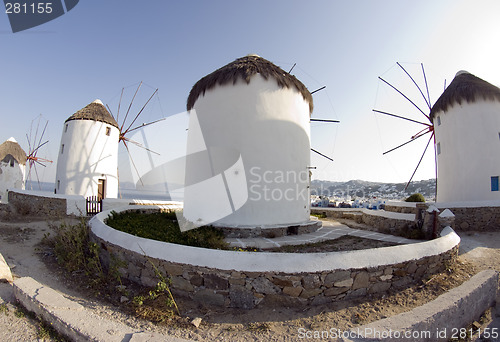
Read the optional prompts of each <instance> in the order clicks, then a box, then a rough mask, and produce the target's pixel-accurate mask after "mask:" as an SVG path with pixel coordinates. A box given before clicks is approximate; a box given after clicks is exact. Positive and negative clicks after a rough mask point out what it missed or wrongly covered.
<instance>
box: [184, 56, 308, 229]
mask: <svg viewBox="0 0 500 342" xmlns="http://www.w3.org/2000/svg"><path fill="white" fill-rule="evenodd" d="M187 109H188V111H189V114H190V122H189V130H188V143H187V152H188V153H187V163H186V188H185V194H184V216H185V217H186V218H187V219H188V220H189V221H192V222H199V223H200V225H201V224H207V223H214V225H216V226H228V227H247V228H256V227H263V228H265V227H270V226H273V225H289V226H293V225H296V224H303V223H306V222H309V219H310V216H309V214H310V191H309V185H310V174H309V167H310V115H311V113H312V110H313V100H312V96H311V94H310V92H309V91H308V90H307V88H306V87H305V86H304V85H303V84H302V83H301V82H300V81H299V80H298V79H297V78H295V77H294V76H292V75H290V74H289V73H288V72H286V71H284V70H282V69H281V68H279V67H278V66H276V65H274V64H273V63H271V62H269V61H267V60H266V59H264V58H261V57H259V56H257V55H248V56H246V57H242V58H239V59H236V60H235V61H234V62H231V63H229V64H227V65H226V66H223V67H222V68H220V69H218V70H216V71H214V72H213V73H211V74H209V75H207V76H205V77H203V78H202V79H200V80H199V81H198V82H197V83H196V84H195V85H194V86H193V88H192V89H191V92H190V94H189V97H188V101H187Z"/></svg>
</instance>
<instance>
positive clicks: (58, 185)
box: [57, 180, 61, 190]
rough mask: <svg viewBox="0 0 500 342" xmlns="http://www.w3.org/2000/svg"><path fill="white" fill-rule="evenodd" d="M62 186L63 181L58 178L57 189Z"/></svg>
mask: <svg viewBox="0 0 500 342" xmlns="http://www.w3.org/2000/svg"><path fill="white" fill-rule="evenodd" d="M60 186H61V181H60V180H57V190H59V187H60Z"/></svg>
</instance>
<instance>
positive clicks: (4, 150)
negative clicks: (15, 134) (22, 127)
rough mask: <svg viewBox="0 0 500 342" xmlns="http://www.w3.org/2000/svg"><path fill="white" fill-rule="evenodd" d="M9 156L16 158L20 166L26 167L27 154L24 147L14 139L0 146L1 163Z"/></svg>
mask: <svg viewBox="0 0 500 342" xmlns="http://www.w3.org/2000/svg"><path fill="white" fill-rule="evenodd" d="M9 154H10V155H11V156H12V157H14V159H15V160H17V162H18V163H19V164H20V165H26V152H24V150H23V149H22V147H21V146H19V144H18V143H17V141H15V140H14V139H13V138H10V139H9V140H7V141H5V142H4V143H3V144H2V145H0V161H3V160H4V159H5V157H7V156H8V155H9Z"/></svg>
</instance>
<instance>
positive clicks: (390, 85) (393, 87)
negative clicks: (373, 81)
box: [378, 76, 431, 121]
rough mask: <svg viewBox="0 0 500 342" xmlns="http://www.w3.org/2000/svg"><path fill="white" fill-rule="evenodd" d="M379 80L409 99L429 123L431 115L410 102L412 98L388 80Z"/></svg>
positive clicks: (380, 78)
mask: <svg viewBox="0 0 500 342" xmlns="http://www.w3.org/2000/svg"><path fill="white" fill-rule="evenodd" d="M378 78H379V80H381V81H382V82H384V83H385V84H387V85H388V86H389V87H391V88H392V89H394V90H395V91H397V92H398V93H399V94H400V95H401V96H403V97H404V98H405V99H407V100H408V101H409V102H410V103H411V104H412V105H413V106H414V107H415V108H417V109H418V110H419V111H420V112H421V113H422V114H423V115H424V116H425V117H426V118H427V119H428V120H429V121H430V120H431V119H430V117H429V115H427V114H425V113H424V111H423V110H422V109H420V107H419V106H417V105H416V104H415V102H413V101H412V100H410V98H409V97H408V96H406V95H405V94H403V93H402V92H401V91H400V90H399V89H398V88H396V87H395V86H393V85H392V84H390V83H389V82H387V81H386V80H384V79H383V78H382V77H380V76H379V77H378Z"/></svg>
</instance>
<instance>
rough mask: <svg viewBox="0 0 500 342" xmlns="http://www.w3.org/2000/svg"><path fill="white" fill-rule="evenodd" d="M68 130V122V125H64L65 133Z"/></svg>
mask: <svg viewBox="0 0 500 342" xmlns="http://www.w3.org/2000/svg"><path fill="white" fill-rule="evenodd" d="M67 131H68V124H66V126H64V133H66V132H67Z"/></svg>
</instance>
